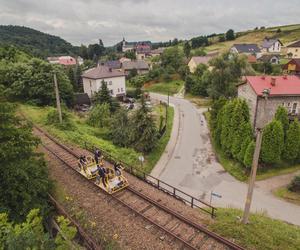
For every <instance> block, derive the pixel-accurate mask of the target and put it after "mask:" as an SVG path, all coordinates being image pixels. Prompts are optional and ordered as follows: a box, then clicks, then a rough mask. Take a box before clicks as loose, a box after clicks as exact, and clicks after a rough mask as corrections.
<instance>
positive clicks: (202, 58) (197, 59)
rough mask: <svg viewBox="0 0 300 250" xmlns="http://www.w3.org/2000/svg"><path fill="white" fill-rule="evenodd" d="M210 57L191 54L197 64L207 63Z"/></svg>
mask: <svg viewBox="0 0 300 250" xmlns="http://www.w3.org/2000/svg"><path fill="white" fill-rule="evenodd" d="M210 59H212V56H193V57H192V58H191V60H193V61H194V62H195V63H196V64H197V65H198V64H200V63H203V64H208V62H209V60H210Z"/></svg>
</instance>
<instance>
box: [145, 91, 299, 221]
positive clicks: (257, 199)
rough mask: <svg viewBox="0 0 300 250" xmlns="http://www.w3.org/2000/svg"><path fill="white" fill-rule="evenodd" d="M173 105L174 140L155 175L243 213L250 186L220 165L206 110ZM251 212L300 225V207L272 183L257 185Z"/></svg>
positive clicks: (182, 103) (160, 97)
mask: <svg viewBox="0 0 300 250" xmlns="http://www.w3.org/2000/svg"><path fill="white" fill-rule="evenodd" d="M151 98H152V99H157V100H162V101H166V100H167V97H166V96H164V95H160V94H154V93H151ZM170 104H171V105H172V106H174V109H175V116H174V123H173V129H172V134H171V139H170V141H169V143H168V145H167V147H166V150H165V152H164V154H163V155H162V157H161V159H160V160H159V162H158V163H157V165H156V166H155V168H154V169H153V171H152V173H151V175H153V176H154V177H157V178H159V179H161V180H163V181H165V182H167V183H168V184H171V185H173V186H175V187H177V188H178V189H180V190H182V191H184V192H186V193H188V194H190V195H193V196H195V197H197V198H200V199H203V200H205V201H207V202H209V201H210V194H211V192H214V193H217V194H219V195H221V196H222V198H217V197H213V200H212V205H214V206H220V207H236V208H240V209H243V208H244V203H245V197H246V193H247V185H246V184H245V183H243V182H240V181H237V180H236V179H235V178H233V177H232V176H231V175H230V174H228V173H227V172H226V171H224V169H223V167H222V166H221V164H220V163H218V162H217V160H216V158H215V155H214V153H213V150H212V146H211V143H210V138H209V130H208V128H207V124H206V121H205V119H204V116H203V112H205V111H206V109H204V108H202V109H197V108H196V107H195V106H194V105H193V104H192V103H190V102H189V101H187V100H185V99H182V98H178V97H170ZM201 120H202V121H203V122H202V124H201ZM283 178H284V177H283ZM289 178H291V177H289ZM251 211H252V212H254V211H258V212H266V213H267V214H268V215H269V216H271V217H273V218H277V219H281V220H284V221H287V222H289V223H293V224H297V225H300V206H297V205H294V204H291V203H288V202H285V201H283V200H280V199H277V198H276V197H274V196H273V195H272V193H271V192H270V188H269V187H268V182H264V181H261V182H257V183H256V188H255V191H254V197H253V201H252V206H251Z"/></svg>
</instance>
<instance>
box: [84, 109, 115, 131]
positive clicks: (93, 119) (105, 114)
mask: <svg viewBox="0 0 300 250" xmlns="http://www.w3.org/2000/svg"><path fill="white" fill-rule="evenodd" d="M109 108H110V107H109V104H108V103H104V104H97V105H96V106H95V107H94V108H93V109H92V110H91V112H90V114H89V117H88V120H87V123H88V124H89V125H91V126H93V127H99V128H103V127H106V126H108V124H109V121H110V109H109Z"/></svg>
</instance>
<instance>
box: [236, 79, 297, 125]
mask: <svg viewBox="0 0 300 250" xmlns="http://www.w3.org/2000/svg"><path fill="white" fill-rule="evenodd" d="M238 97H239V98H243V99H245V100H246V102H247V103H248V106H249V110H250V117H251V122H252V125H253V127H254V128H263V127H264V126H265V125H266V124H267V123H269V122H270V121H271V120H272V119H273V118H274V115H275V112H276V110H277V108H278V107H279V106H283V107H285V108H286V109H287V110H288V113H289V114H290V115H291V116H297V115H299V114H300V78H299V77H297V76H293V75H291V76H246V77H245V79H244V81H243V83H241V84H240V85H239V86H238Z"/></svg>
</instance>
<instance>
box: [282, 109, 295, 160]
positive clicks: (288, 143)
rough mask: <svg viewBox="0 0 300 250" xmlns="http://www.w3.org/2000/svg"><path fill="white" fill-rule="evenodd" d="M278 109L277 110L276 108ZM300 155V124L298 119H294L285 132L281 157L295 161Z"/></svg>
mask: <svg viewBox="0 0 300 250" xmlns="http://www.w3.org/2000/svg"><path fill="white" fill-rule="evenodd" d="M277 111H278V110H277ZM299 156H300V124H299V122H298V120H296V119H295V120H294V121H293V122H292V123H291V124H290V126H289V128H288V130H287V132H286V140H285V144H284V150H283V158H284V159H285V160H288V161H291V162H295V161H296V160H297V159H299Z"/></svg>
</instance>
